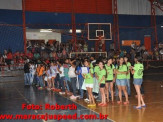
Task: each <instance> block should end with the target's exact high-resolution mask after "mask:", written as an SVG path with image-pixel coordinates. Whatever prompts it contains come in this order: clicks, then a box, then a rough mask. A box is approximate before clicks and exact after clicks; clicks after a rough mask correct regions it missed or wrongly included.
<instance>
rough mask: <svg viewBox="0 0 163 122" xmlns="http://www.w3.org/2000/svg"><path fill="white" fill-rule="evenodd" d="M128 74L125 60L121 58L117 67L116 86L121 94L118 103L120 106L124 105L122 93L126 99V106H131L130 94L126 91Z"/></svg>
mask: <svg viewBox="0 0 163 122" xmlns="http://www.w3.org/2000/svg"><path fill="white" fill-rule="evenodd" d="M126 74H127V66H126V65H125V64H124V59H123V58H122V57H121V58H120V59H119V65H118V66H117V67H116V84H117V87H118V93H119V101H117V103H118V104H121V103H122V91H123V93H124V95H125V98H126V101H125V102H124V104H125V105H126V104H129V101H128V94H127V90H126V78H127V76H126Z"/></svg>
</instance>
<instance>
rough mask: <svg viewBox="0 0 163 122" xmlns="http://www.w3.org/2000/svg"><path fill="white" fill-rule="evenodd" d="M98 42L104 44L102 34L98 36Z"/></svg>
mask: <svg viewBox="0 0 163 122" xmlns="http://www.w3.org/2000/svg"><path fill="white" fill-rule="evenodd" d="M99 42H101V43H102V44H105V39H104V37H102V36H99Z"/></svg>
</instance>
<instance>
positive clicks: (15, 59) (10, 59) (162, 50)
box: [0, 41, 163, 70]
mask: <svg viewBox="0 0 163 122" xmlns="http://www.w3.org/2000/svg"><path fill="white" fill-rule="evenodd" d="M111 45H112V44H111ZM100 47H101V46H99V50H98V52H102V49H100ZM75 50H76V51H75ZM74 51H75V52H88V51H91V52H94V51H95V49H94V48H93V47H92V48H90V50H89V49H88V44H87V43H86V42H83V41H80V42H78V43H77V44H76V46H74V44H72V43H71V42H68V43H59V42H52V43H49V42H47V43H46V44H45V43H31V42H30V41H28V43H27V53H26V54H24V52H19V51H17V52H15V53H12V51H11V50H4V53H3V54H0V66H1V67H2V66H7V67H8V68H5V69H6V70H10V69H11V70H12V69H13V67H10V65H16V66H15V67H16V68H18V69H22V67H21V66H22V65H23V64H24V60H25V59H30V60H35V61H38V62H40V61H44V62H48V61H50V60H58V59H66V58H68V57H69V55H70V53H71V52H74ZM136 55H138V56H140V57H142V59H143V61H147V60H163V46H159V48H154V49H153V51H147V50H146V49H145V47H144V45H139V46H138V45H136V44H135V43H133V44H132V45H131V50H130V52H129V51H126V50H123V49H122V50H115V49H114V46H113V45H112V47H110V50H109V51H108V57H113V58H115V59H116V58H119V57H124V56H127V57H129V58H130V59H131V63H132V64H133V63H134V57H135V56H136ZM19 65H20V66H19ZM18 66H19V67H18ZM1 69H2V68H0V70H1Z"/></svg>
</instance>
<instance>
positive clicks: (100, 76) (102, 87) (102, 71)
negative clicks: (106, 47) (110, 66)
mask: <svg viewBox="0 0 163 122" xmlns="http://www.w3.org/2000/svg"><path fill="white" fill-rule="evenodd" d="M99 67H100V69H99V71H98V72H97V75H98V77H97V79H98V81H99V87H100V92H101V97H102V101H101V103H99V104H98V105H99V106H107V104H106V97H105V77H106V70H105V68H104V63H103V62H102V61H100V62H99Z"/></svg>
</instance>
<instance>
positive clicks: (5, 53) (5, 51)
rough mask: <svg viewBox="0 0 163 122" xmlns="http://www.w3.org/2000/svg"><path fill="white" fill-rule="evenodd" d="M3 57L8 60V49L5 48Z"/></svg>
mask: <svg viewBox="0 0 163 122" xmlns="http://www.w3.org/2000/svg"><path fill="white" fill-rule="evenodd" d="M2 57H3V59H4V61H6V59H7V50H4V54H3V56H2Z"/></svg>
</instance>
